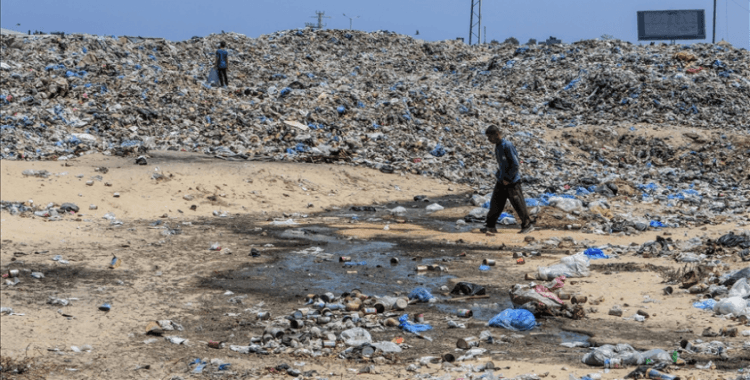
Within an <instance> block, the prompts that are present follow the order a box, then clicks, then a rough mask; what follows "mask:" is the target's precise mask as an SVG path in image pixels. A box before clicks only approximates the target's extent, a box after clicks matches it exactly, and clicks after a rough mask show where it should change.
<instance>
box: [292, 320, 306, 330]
mask: <svg viewBox="0 0 750 380" xmlns="http://www.w3.org/2000/svg"><path fill="white" fill-rule="evenodd" d="M290 326H291V327H292V328H293V329H295V330H298V329H301V328H303V327H305V322H304V321H303V320H301V319H292V321H291V323H290Z"/></svg>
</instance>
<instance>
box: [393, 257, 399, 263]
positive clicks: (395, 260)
mask: <svg viewBox="0 0 750 380" xmlns="http://www.w3.org/2000/svg"><path fill="white" fill-rule="evenodd" d="M398 262H399V259H398V257H391V264H398Z"/></svg>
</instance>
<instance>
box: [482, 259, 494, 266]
mask: <svg viewBox="0 0 750 380" xmlns="http://www.w3.org/2000/svg"><path fill="white" fill-rule="evenodd" d="M482 264H484V265H487V266H491V267H494V266H495V260H492V259H484V260H482Z"/></svg>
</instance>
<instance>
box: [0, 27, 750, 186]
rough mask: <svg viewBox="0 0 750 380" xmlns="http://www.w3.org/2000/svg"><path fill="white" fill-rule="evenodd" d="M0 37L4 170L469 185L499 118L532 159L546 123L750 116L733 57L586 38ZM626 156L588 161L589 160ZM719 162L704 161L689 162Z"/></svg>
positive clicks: (738, 123) (748, 90) (345, 34)
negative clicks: (218, 165)
mask: <svg viewBox="0 0 750 380" xmlns="http://www.w3.org/2000/svg"><path fill="white" fill-rule="evenodd" d="M1 41H2V53H3V58H4V59H3V66H2V70H3V71H4V74H3V86H2V87H3V90H2V94H0V102H2V104H3V110H2V114H1V115H0V118H1V119H2V120H1V122H0V124H2V125H1V126H0V128H2V132H3V133H2V140H1V141H0V155H1V156H2V158H4V159H7V158H43V159H61V158H63V159H64V158H70V157H73V156H74V155H77V154H82V153H87V152H92V151H99V152H105V153H107V154H137V153H138V152H142V151H144V150H146V149H156V150H163V149H167V150H185V151H192V152H205V153H208V154H212V155H218V156H222V157H226V158H235V159H247V158H250V157H268V158H271V159H276V160H300V161H305V160H310V158H311V157H316V156H325V157H328V159H329V160H346V161H348V162H352V163H354V164H356V165H365V166H369V167H375V168H378V169H383V170H386V171H388V170H406V171H413V172H418V173H424V174H429V175H436V176H440V177H445V178H448V179H451V180H454V181H459V182H466V181H479V180H482V181H486V180H488V179H490V178H491V175H492V171H494V170H493V169H492V168H493V167H494V163H493V162H490V161H489V160H487V159H486V158H485V157H484V156H486V155H487V152H483V153H481V154H479V153H478V152H479V151H481V150H483V149H481V147H482V146H483V145H486V144H487V142H486V140H485V138H484V136H483V133H482V132H483V130H484V128H485V127H486V126H487V125H489V124H493V123H503V125H507V126H508V127H509V128H510V130H511V133H513V132H517V133H516V134H515V135H514V137H515V138H517V139H518V140H519V141H517V142H516V143H517V144H518V145H520V146H523V147H528V148H532V147H539V136H541V135H542V134H543V133H544V132H545V131H546V130H547V129H548V128H553V129H554V128H562V127H569V126H577V125H584V124H586V125H606V126H614V125H621V126H625V125H628V124H623V122H625V123H631V124H633V123H650V124H661V125H691V126H696V127H702V128H716V127H718V126H721V128H734V129H736V130H739V131H741V130H743V129H747V127H748V125H750V121H749V119H748V116H747V113H746V112H743V110H747V109H750V101H749V100H748V99H750V96H749V94H750V80H748V79H747V75H748V71H747V62H748V61H749V60H750V55H749V54H748V52H747V51H745V50H742V49H735V48H733V47H731V46H726V45H708V44H694V45H689V46H667V45H663V44H662V45H654V46H635V45H633V44H631V43H628V42H623V41H614V40H608V41H596V40H585V41H580V42H576V43H574V44H562V45H552V46H543V47H542V46H530V47H520V48H519V47H516V46H513V45H510V44H483V45H466V44H463V43H461V42H458V41H439V42H424V41H421V40H416V39H413V38H411V37H408V36H404V35H399V34H396V33H392V32H388V31H378V32H372V33H364V32H358V31H351V30H309V29H305V30H287V31H279V32H276V33H272V34H269V35H264V36H261V37H259V38H257V39H253V38H248V37H246V36H244V35H241V34H236V33H227V34H219V35H216V34H212V35H209V36H207V37H205V38H200V37H194V38H192V39H190V40H187V41H177V42H173V41H167V40H164V39H158V38H140V37H137V38H136V37H116V36H94V35H85V34H80V35H66V36H56V35H52V36H38V35H35V36H9V35H3V36H2V40H1ZM220 41H224V42H227V44H228V47H229V67H230V68H229V78H230V84H231V85H230V87H229V88H228V89H222V90H219V89H216V88H214V83H213V82H210V81H209V74H210V71H211V68H212V65H213V59H214V53H215V50H216V48H217V46H218V43H219V42H220ZM689 68H700V70H697V71H696V70H691V69H689ZM509 135H510V134H509ZM609 137H613V138H614V140H617V139H620V140H621V141H620V144H619V145H629V146H638V145H644V144H646V145H648V144H650V145H651V146H650V147H649V148H650V149H645V155H641V153H640V152H639V151H637V152H630V153H632V154H635V156H636V158H648V157H647V156H651V155H658V156H659V158H660V159H661V160H664V159H666V157H662V156H663V154H661V153H659V152H661V151H665V152H667V153H669V152H671V151H670V150H669V148H668V147H665V146H664V145H665V144H664V141H641V140H642V137H641V138H640V139H641V140H639V137H637V136H636V135H623V136H612V134H611V132H610V133H609ZM388 142H392V143H388ZM654 144H657V145H654ZM710 144H713V146H714V147H715V148H720V147H721V148H726V149H727V151H726V152H727V153H729V155H730V158H731V157H735V156H741V155H742V154H744V153H743V152H744V149H747V148H744V149H742V148H741V147H733V146H732V142H731V141H729V140H725V141H720V142H710ZM584 145H586V143H584ZM613 146H618V145H617V144H615V145H613ZM542 147H543V149H542V152H543V155H544V156H546V157H548V158H554V159H555V161H557V162H556V165H566V161H569V160H570V159H571V157H569V156H568V155H567V153H566V152H565V149H560V148H559V147H556V146H554V145H552V144H543V145H542ZM485 150H486V149H485ZM528 150H530V149H519V152H522V155H523V154H524V153H523V152H524V151H528ZM536 150H537V149H535V151H536ZM621 153H623V152H619V151H617V150H615V151H614V152H609V151H605V150H601V149H597V151H595V152H594V151H591V155H592V157H591V159H592V160H594V161H596V160H608V161H609V160H613V159H615V158H616V157H615V156H617V155H620V154H621ZM528 154H529V155H535V153H534V154H532V153H528ZM713 157H716V156H715V153H711V152H706V151H701V153H695V155H693V156H690V157H688V159H692V158H694V159H700V160H702V161H706V159H707V158H713ZM527 158H528V160H526V161H527V162H529V163H531V164H532V165H536V164H537V162H535V161H536V160H537V158H535V157H527ZM621 158H623V159H624V158H625V155H623V156H622V157H621ZM656 158H657V157H654V159H652V160H651V161H654V160H655V159H656ZM721 160H722V162H724V163H726V164H731V165H732V167H734V166H735V165H736V163H734V164H733V163H732V162H731V161H732V160H730V159H726V158H721ZM633 162H634V161H633V160H631V159H630V158H628V160H627V161H626V163H627V164H632V163H633ZM614 164H615V166H616V165H617V164H618V162H614ZM587 189H588V187H587ZM587 191H588V190H587ZM603 191H605V190H603Z"/></svg>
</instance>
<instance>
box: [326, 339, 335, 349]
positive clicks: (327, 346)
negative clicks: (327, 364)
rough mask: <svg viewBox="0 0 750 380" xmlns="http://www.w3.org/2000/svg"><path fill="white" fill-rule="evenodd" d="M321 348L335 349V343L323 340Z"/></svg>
mask: <svg viewBox="0 0 750 380" xmlns="http://www.w3.org/2000/svg"><path fill="white" fill-rule="evenodd" d="M323 347H326V348H335V347H336V341H335V340H324V341H323Z"/></svg>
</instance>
